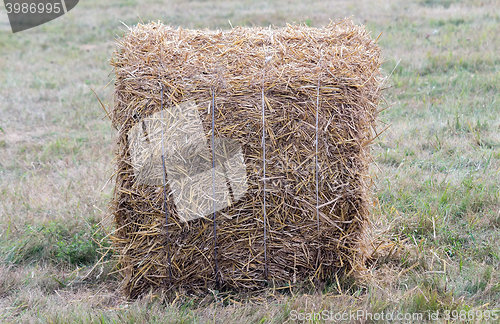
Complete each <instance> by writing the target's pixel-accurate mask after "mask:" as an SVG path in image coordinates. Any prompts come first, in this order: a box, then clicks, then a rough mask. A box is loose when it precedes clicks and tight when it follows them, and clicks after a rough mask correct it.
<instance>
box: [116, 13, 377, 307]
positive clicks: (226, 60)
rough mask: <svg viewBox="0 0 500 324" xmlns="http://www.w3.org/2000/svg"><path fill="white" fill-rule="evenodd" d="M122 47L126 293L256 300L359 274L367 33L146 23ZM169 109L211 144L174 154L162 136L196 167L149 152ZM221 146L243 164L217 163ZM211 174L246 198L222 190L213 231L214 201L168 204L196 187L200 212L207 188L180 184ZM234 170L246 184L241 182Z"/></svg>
mask: <svg viewBox="0 0 500 324" xmlns="http://www.w3.org/2000/svg"><path fill="white" fill-rule="evenodd" d="M117 41H118V49H117V51H116V52H115V53H114V55H113V57H112V59H111V64H112V66H113V67H114V72H115V74H116V80H115V105H114V109H113V111H112V114H111V117H112V123H113V125H114V127H116V129H118V145H117V151H116V167H117V170H116V187H115V192H114V198H113V202H112V213H113V215H114V219H115V222H116V227H117V230H116V232H115V233H114V236H113V240H114V245H115V248H116V250H117V254H118V255H119V260H120V265H121V268H120V271H121V273H122V275H123V287H124V290H125V293H126V294H127V295H129V296H131V297H136V296H138V295H140V294H141V293H143V292H146V291H147V290H149V289H150V288H161V287H163V288H168V289H170V288H174V289H181V288H182V289H187V290H188V291H206V290H207V289H213V288H216V287H218V288H219V289H224V288H231V289H237V290H252V289H256V288H260V287H263V286H265V285H266V284H268V283H270V282H271V281H274V282H275V283H278V284H279V283H290V284H294V283H298V282H302V281H305V280H309V279H314V280H317V281H325V280H329V279H330V278H332V276H335V274H339V275H342V274H345V273H347V272H349V271H351V270H352V269H353V267H355V262H356V261H355V260H356V255H357V253H358V246H359V240H360V237H361V236H360V233H361V232H362V230H363V227H364V226H365V223H366V222H367V218H368V213H369V209H368V203H369V199H370V197H369V194H368V192H369V187H368V184H369V175H368V164H369V162H370V142H371V139H372V137H371V134H372V132H371V129H372V128H373V126H374V124H375V121H376V117H377V106H378V104H379V101H380V100H381V94H380V84H381V80H382V79H381V76H380V72H379V67H380V64H381V62H380V48H379V46H378V45H377V44H376V42H375V41H374V40H373V39H372V38H371V36H370V35H369V33H368V32H367V31H366V30H365V29H364V27H362V26H357V25H354V24H353V23H352V22H351V21H350V20H343V21H340V22H337V23H331V24H330V25H328V26H326V27H323V28H311V27H308V26H305V25H288V26H286V27H284V28H259V27H254V28H241V27H238V28H234V29H231V30H227V31H211V30H186V29H181V28H172V27H169V26H166V25H163V24H162V23H150V24H139V25H137V26H135V27H133V28H130V29H129V30H128V31H127V32H126V33H125V35H124V36H123V37H122V38H120V39H118V40H117ZM212 102H213V103H215V107H213V104H212ZM214 108H215V110H214V111H212V109H214ZM168 109H172V110H171V111H179V113H180V114H185V115H186V116H188V115H189V114H191V115H189V116H191V117H186V118H190V119H189V120H190V121H192V122H190V123H187V124H186V125H187V126H189V125H191V126H190V127H191V129H196V130H197V134H199V133H200V131H199V130H200V129H202V131H203V134H204V136H202V137H199V136H198V137H197V138H196V139H194V138H190V139H189V140H186V143H188V144H189V145H188V146H186V147H182V148H181V147H178V148H175V147H176V146H175V145H177V144H175V143H180V142H182V141H179V140H176V139H175V138H172V139H168V140H165V139H164V141H163V144H164V146H165V147H164V148H162V149H161V152H163V154H164V155H169V156H170V157H172V156H173V155H175V154H174V153H173V152H174V151H176V150H177V151H179V150H180V151H182V152H184V153H186V152H188V151H189V150H191V151H194V152H197V153H196V154H194V155H192V156H194V157H193V159H195V160H196V159H197V160H196V161H197V162H193V161H194V160H189V161H185V163H184V164H182V163H181V165H182V167H181V168H180V169H179V168H177V169H175V168H173V167H172V165H173V163H170V162H169V163H167V164H168V165H166V166H165V170H164V169H163V166H162V161H161V160H160V159H161V154H162V153H161V152H159V151H158V152H156V153H155V152H153V151H154V149H150V150H149V151H147V147H146V146H144V145H146V144H147V145H150V146H149V147H156V148H158V147H159V146H158V145H160V142H158V138H160V140H161V138H162V136H160V135H158V133H155V130H156V132H157V131H158V129H160V128H161V127H156V128H155V127H154V125H155V123H163V124H168V123H169V122H170V121H169V120H168V119H167V117H160V116H159V113H160V112H162V111H165V112H167V111H168ZM193 109H194V110H193ZM212 113H213V114H214V117H215V118H214V123H213V125H214V130H213V135H214V137H215V138H216V140H217V141H216V142H212V141H211V136H212ZM316 116H318V118H317V119H316ZM263 117H264V120H265V122H264V125H263ZM196 120H199V121H200V122H196ZM141 123H142V124H141ZM316 124H317V125H318V127H317V132H316ZM139 125H146V126H141V127H139ZM151 125H153V126H151ZM134 126H135V127H134ZM263 126H264V129H263ZM148 127H149V128H148ZM177 128H178V129H184V128H182V127H180V126H179V127H177ZM187 128H189V127H187ZM142 130H143V131H144V132H143V133H141V131H142ZM263 131H264V132H265V154H266V160H265V170H266V171H265V174H264V162H263V155H264V149H263V141H262V134H263ZM154 134H156V135H154ZM191 134H193V133H191ZM316 134H317V144H316ZM164 135H165V134H164ZM144 136H146V137H148V136H149V137H148V138H149V139H150V141H149V142H147V141H146V139H145V137H144ZM159 136H160V137H159ZM175 136H180V135H175ZM186 136H187V135H186ZM194 137H196V136H194ZM155 141H156V142H155ZM153 142H155V143H156V144H154V143H153ZM144 143H146V144H144ZM152 143H153V144H152ZM221 143H222V144H221ZM224 143H226V144H227V145H228V147H229V148H230V149H229V150H232V152H233V153H231V154H232V155H231V156H237V157H240V159H239V160H238V159H233V160H231V156H229V155H227V156H222V157H221V156H220V155H224V154H222V153H220V152H223V151H224V152H225V151H226V150H227V149H226V148H223V149H222V148H220V147H225V146H224V145H226V144H224ZM141 145H142V146H141ZM212 145H215V146H217V147H214V148H213V147H212ZM180 146H182V145H180ZM316 148H317V152H318V154H317V155H316ZM168 150H170V151H168ZM191 151H189V152H191ZM141 152H146V153H144V154H143V153H141ZM148 152H149V153H148ZM168 152H170V153H168ZM212 152H215V155H216V158H215V160H217V163H215V162H214V161H212ZM218 152H219V153H218ZM184 153H183V154H184ZM141 154H143V155H141ZM148 154H149V157H148ZM217 156H218V157H217ZM138 157H139V158H138ZM316 159H317V168H316V164H315V161H316ZM212 162H213V163H214V164H212ZM224 163H227V164H224ZM231 163H232V164H231ZM174 164H175V163H174ZM138 165H139V166H140V167H139V169H140V170H139V169H138ZM193 165H205V166H204V167H202V168H201V169H199V168H198V169H196V170H192V166H193ZM215 165H216V167H215V168H214V170H215V169H217V170H216V172H215V171H214V172H215V173H217V172H221V173H220V174H218V175H217V177H216V178H217V179H226V180H228V179H229V180H228V181H230V182H231V181H233V182H234V183H236V184H239V185H240V187H238V185H236V186H235V187H234V188H233V191H232V192H230V195H228V193H227V192H222V191H224V190H222V191H221V192H219V193H216V194H217V195H219V194H220V195H221V196H220V197H218V198H217V201H223V202H224V203H223V204H222V205H221V206H216V209H218V211H217V212H216V214H215V230H214V221H213V218H212V217H213V215H212V214H211V213H208V214H207V211H210V210H212V209H213V207H214V204H215V202H213V201H212V203H210V201H211V200H209V199H208V198H207V199H208V200H207V199H205V198H203V199H205V200H204V201H205V202H204V203H205V205H203V206H201V207H200V206H198V207H199V208H198V207H196V206H194V207H193V206H191V205H189V204H184V205H182V204H181V203H180V199H181V198H182V199H184V200H186V199H187V198H186V197H187V196H186V195H187V194H185V193H184V192H183V193H181V194H177V196H175V195H174V194H173V193H175V192H178V191H179V190H184V189H185V188H188V187H189V188H190V190H192V191H193V192H194V193H193V192H191V193H190V194H191V195H195V196H196V195H197V196H196V197H198V198H199V199H200V201H201V200H203V199H202V198H200V197H202V195H204V194H205V196H206V195H207V194H208V195H209V196H210V195H211V194H212V191H215V190H212V189H213V188H212V187H210V186H208V187H207V188H205V187H203V186H201V185H200V186H197V185H195V184H196V183H197V182H196V181H198V180H199V179H198V180H196V179H195V177H191V178H190V177H184V178H183V177H181V176H176V175H175V174H176V172H182V173H183V174H187V173H189V174H191V175H195V174H197V175H200V178H201V177H205V178H204V179H205V180H207V179H208V180H209V181H210V182H209V183H210V184H212V182H211V181H212V180H210V179H212V177H213V173H212V171H213V170H212V166H215ZM223 165H225V167H224V168H225V169H224V170H225V171H221V170H222V166H223ZM235 165H236V166H237V165H240V166H241V165H243V167H244V170H246V174H243V175H241V174H237V172H236V173H234V174H232V173H231V172H230V170H233V169H234V168H233V166H235ZM190 168H191V169H190ZM228 168H229V169H230V170H229V171H228ZM174 169H175V170H174ZM316 169H318V172H317V173H316ZM176 170H177V171H176ZM179 170H181V171H179ZM165 171H166V172H165ZM164 172H165V176H166V179H167V180H166V181H168V185H167V186H165V188H166V194H167V196H168V198H167V202H166V204H165V198H164V186H163V179H162V178H163V173H164ZM224 172H225V173H224ZM244 173H245V172H244ZM224 176H225V177H226V178H224ZM264 177H265V179H264ZM141 179H142V180H141ZM186 179H188V180H186ZM236 179H239V180H236ZM139 180H141V181H139ZM195 180H196V181H195ZM205 180H203V181H205ZM208 180H207V181H208ZM316 180H317V181H316ZM176 181H177V182H176ZM186 181H187V182H186ZM189 181H191V182H189ZM193 181H194V182H193ZM200 181H201V180H200ZM203 181H201V182H198V183H205V182H203ZM218 181H219V180H218ZM238 181H240V182H238ZM264 181H265V186H266V189H265V204H266V206H265V210H266V212H265V213H264ZM219 182H220V181H219ZM213 183H214V184H215V180H214V181H213ZM316 183H317V184H318V193H319V194H318V196H316ZM224 185H225V183H224V181H222V182H220V183H218V184H216V186H224ZM175 188H177V189H175ZM183 195H184V196H183ZM224 195H225V196H224ZM205 196H203V197H205ZM179 197H181V198H179ZM207 201H208V202H207ZM197 204H198V203H195V204H194V205H197ZM199 204H200V205H202V203H201V202H200V203H199ZM181 205H182V206H181ZM165 206H166V208H167V212H168V218H167V219H166V217H165V216H166V214H165ZM317 206H318V208H317ZM193 208H194V209H193ZM196 208H198V209H196ZM317 209H318V210H319V213H317V212H316V210H317ZM190 213H191V214H190ZM194 214H196V215H198V214H199V215H198V216H196V217H193V215H194ZM189 215H191V216H189ZM200 216H201V217H200ZM264 219H266V223H264ZM215 243H216V245H217V247H215ZM214 249H216V250H214ZM216 261H217V262H216Z"/></svg>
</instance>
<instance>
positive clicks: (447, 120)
mask: <svg viewBox="0 0 500 324" xmlns="http://www.w3.org/2000/svg"><path fill="white" fill-rule="evenodd" d="M350 16H352V19H353V20H354V21H355V22H356V23H359V24H364V25H366V28H367V29H368V30H369V31H371V33H372V35H373V37H375V38H376V37H378V36H379V35H380V33H382V35H381V36H380V38H379V41H378V42H379V44H380V46H381V48H382V54H383V57H384V59H385V63H384V64H383V66H382V68H383V73H384V74H385V75H387V76H389V78H388V82H387V84H386V89H385V90H384V91H385V97H386V102H385V103H381V105H380V109H381V110H382V109H385V110H383V111H382V112H381V113H380V123H379V125H380V127H379V130H382V129H385V128H386V126H389V125H390V127H389V128H387V130H386V131H385V132H384V133H382V134H381V135H380V136H379V137H377V139H376V140H375V143H374V145H373V156H374V163H373V165H372V168H371V174H372V176H373V183H374V186H373V188H372V192H373V197H374V204H373V208H372V227H371V231H370V232H371V234H370V237H371V240H372V241H373V244H374V245H373V246H374V248H373V249H375V251H374V254H373V255H374V256H375V257H376V260H375V261H373V262H372V263H371V265H370V268H369V271H368V273H366V274H365V278H364V280H361V279H358V280H355V281H353V280H352V279H349V278H347V279H340V280H339V281H338V282H334V283H332V284H331V285H329V286H327V287H324V288H323V289H321V290H319V289H318V290H313V289H302V290H297V291H292V292H290V291H287V292H283V291H281V290H274V291H273V290H270V291H267V292H263V293H262V294H261V295H260V296H257V297H252V298H246V299H245V297H244V296H238V295H236V296H235V295H220V294H217V292H213V294H211V295H209V296H207V297H206V298H205V299H202V300H200V299H190V298H189V297H186V296H181V295H179V298H177V299H174V300H171V301H170V302H168V303H165V302H162V297H161V296H159V295H157V294H154V293H152V294H149V295H148V296H146V297H144V298H143V299H141V300H137V301H127V300H125V299H124V298H123V297H122V296H121V295H120V292H119V291H118V290H117V289H118V287H119V277H118V276H117V274H116V273H114V271H115V269H116V264H115V262H114V259H113V258H112V257H111V256H110V254H109V253H108V254H106V253H105V252H106V251H107V248H108V247H109V243H108V242H109V237H108V236H107V233H109V232H110V231H111V230H112V228H113V227H112V220H111V219H109V218H106V217H105V215H106V210H107V203H108V202H109V200H110V197H111V194H112V181H108V179H109V178H110V177H111V175H112V172H113V166H112V159H113V144H114V139H115V137H116V132H115V131H114V130H112V128H111V126H110V121H109V120H108V119H107V117H106V113H105V111H104V110H103V109H102V107H101V106H100V104H99V101H98V100H97V99H96V96H95V95H94V94H93V93H92V89H93V90H94V91H95V92H96V94H97V95H98V96H99V97H100V98H101V100H102V101H103V102H104V103H110V104H111V105H112V100H113V98H112V88H113V85H112V78H113V75H112V74H110V72H111V67H110V66H109V64H108V60H109V58H110V57H111V54H112V52H113V49H114V48H115V41H114V38H115V37H119V36H121V35H122V33H123V30H125V29H126V27H125V25H128V26H130V25H134V24H136V23H138V22H140V21H144V22H147V21H150V20H161V21H163V22H165V23H170V24H172V25H174V26H182V27H183V28H211V29H215V28H221V29H228V28H230V27H231V25H233V26H237V25H245V26H252V25H258V26H267V25H269V24H274V25H276V26H283V25H285V24H286V23H290V22H298V23H300V22H302V23H306V24H308V25H311V26H313V27H320V26H322V25H325V24H327V23H328V22H329V19H339V18H344V17H350ZM0 22H1V25H0V53H1V55H0V156H1V158H0V192H1V196H0V197H1V198H0V321H1V322H6V323H10V322H23V323H24V322H27V323H30V322H33V323H38V322H41V323H70V322H75V323H122V322H125V323H145V322H149V323H155V322H162V323H163V322H182V323H205V322H217V323H219V322H221V323H222V322H228V323H268V322H269V323H272V322H274V323H281V322H287V321H288V322H294V321H295V320H297V321H299V322H300V321H305V322H307V321H311V322H328V321H329V320H335V319H341V318H339V317H337V318H335V317H334V316H341V315H342V314H344V313H345V314H347V315H349V314H353V313H356V312H358V311H364V312H365V313H360V317H359V318H353V317H350V318H349V319H346V321H345V322H346V323H347V322H352V321H355V322H376V321H379V322H385V321H386V320H383V319H381V318H380V317H376V316H380V315H381V314H382V312H383V313H384V314H386V315H387V314H388V313H392V314H394V316H396V315H397V314H402V315H404V316H406V315H408V314H411V315H412V316H414V315H415V314H423V315H422V316H423V318H422V319H423V320H424V321H430V322H444V321H446V319H447V316H449V317H452V318H453V317H455V318H457V317H458V319H461V320H464V319H467V318H466V317H464V316H469V317H468V319H470V320H471V321H477V320H478V319H479V317H480V316H483V317H487V316H490V320H491V321H493V322H499V321H500V312H498V315H497V314H495V313H494V312H493V311H494V310H499V309H500V281H499V276H500V272H499V270H498V269H500V244H499V242H500V232H499V227H500V193H499V192H500V190H499V189H500V181H499V180H500V115H499V113H498V112H499V108H500V94H499V92H500V53H499V52H498V48H500V36H499V35H500V15H499V12H498V2H497V1H495V0H489V1H488V0H487V1H479V0H464V1H456V0H416V1H402V2H401V1H394V0H388V1H369V2H362V1H354V2H353V1H338V2H337V1H336V2H331V1H307V2H303V1H295V0H293V1H292V0H290V1H284V0H279V1H273V2H265V1H261V0H254V1H239V2H231V1H223V2H220V1H213V0H208V1H177V2H173V1H172V2H171V1H164V2H161V1H150V2H148V3H145V2H142V1H141V2H138V1H134V0H127V1H118V0H112V1H107V2H101V1H97V0H88V1H81V2H80V3H79V4H78V5H77V7H75V9H73V10H72V11H71V12H69V13H68V14H67V15H65V16H63V17H61V18H58V19H56V20H54V21H52V22H49V23H47V24H44V25H42V26H39V27H36V28H33V29H30V30H27V31H24V32H20V33H16V34H12V32H11V31H10V27H9V25H8V19H7V15H6V13H5V11H2V12H1V13H0ZM121 22H123V24H122V23H121ZM110 82H111V84H110V85H108V86H107V87H106V85H107V84H108V83H110ZM106 107H107V108H106V109H110V106H106ZM378 244H380V247H378ZM103 253H104V254H103ZM322 311H326V313H320V312H322ZM330 311H332V313H331V314H330V313H329V312H330ZM349 312H350V313H349ZM437 312H439V313H437ZM447 312H448V313H447ZM316 313H320V314H323V315H324V316H323V317H318V316H315V314H316ZM337 313H338V315H337ZM368 313H370V314H372V315H371V317H370V316H369V315H368ZM375 314H378V315H375ZM374 315H375V316H374ZM434 315H437V320H436V321H434V320H433V319H434V318H433V317H432V316H434ZM495 315H497V319H496V320H495V319H493V317H495ZM460 316H462V317H460ZM401 319H402V320H401V321H403V320H404V317H403V318H401ZM406 319H408V322H417V321H419V318H415V317H413V318H408V317H406ZM490 320H485V321H486V322H488V321H490Z"/></svg>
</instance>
